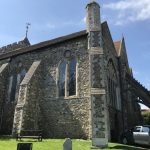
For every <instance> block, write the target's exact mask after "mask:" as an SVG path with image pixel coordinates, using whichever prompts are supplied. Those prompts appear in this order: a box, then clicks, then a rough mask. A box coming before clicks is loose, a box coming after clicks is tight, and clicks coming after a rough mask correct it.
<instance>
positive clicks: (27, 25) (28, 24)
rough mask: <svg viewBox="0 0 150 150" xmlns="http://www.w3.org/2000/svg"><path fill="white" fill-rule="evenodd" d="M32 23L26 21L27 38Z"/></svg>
mask: <svg viewBox="0 0 150 150" xmlns="http://www.w3.org/2000/svg"><path fill="white" fill-rule="evenodd" d="M30 25H31V24H30V23H26V38H27V35H28V31H29V26H30Z"/></svg>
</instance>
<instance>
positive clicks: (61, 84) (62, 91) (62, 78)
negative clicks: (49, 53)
mask: <svg viewBox="0 0 150 150" xmlns="http://www.w3.org/2000/svg"><path fill="white" fill-rule="evenodd" d="M65 72H66V62H65V61H63V62H62V63H61V64H60V66H59V81H58V86H59V96H65Z"/></svg>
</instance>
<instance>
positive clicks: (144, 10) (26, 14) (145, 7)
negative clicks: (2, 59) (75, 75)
mask: <svg viewBox="0 0 150 150" xmlns="http://www.w3.org/2000/svg"><path fill="white" fill-rule="evenodd" d="M89 1H90V0H38V1H37V0H0V6H1V9H0V18H1V20H0V22H1V23H0V47H2V46H4V45H7V44H10V43H13V42H16V41H19V40H21V39H22V38H23V37H24V36H25V30H26V28H25V27H26V23H27V22H29V23H31V27H30V29H29V34H28V38H29V40H30V42H31V44H35V43H38V42H41V41H45V40H49V39H52V38H55V37H58V36H62V35H66V34H69V33H73V32H76V31H80V30H83V29H85V21H84V20H85V12H86V11H85V7H86V4H87V3H88V2H89ZM97 2H99V3H100V5H101V17H102V20H103V21H105V20H107V22H108V25H109V28H110V31H111V34H112V37H113V39H114V41H115V40H119V39H120V38H121V36H122V34H123V35H124V37H125V41H126V48H127V53H128V58H129V64H130V66H131V67H132V68H133V73H134V76H135V78H136V79H137V80H138V81H140V82H141V83H142V84H143V85H144V86H145V87H147V88H148V89H149V90H150V69H149V68H150V39H149V37H150V0H117V1H116V0H97Z"/></svg>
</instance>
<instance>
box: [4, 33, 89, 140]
mask: <svg viewBox="0 0 150 150" xmlns="http://www.w3.org/2000/svg"><path fill="white" fill-rule="evenodd" d="M66 50H70V51H71V54H72V55H73V56H77V55H78V64H79V65H78V75H77V82H78V96H71V97H67V98H63V97H58V96H57V87H56V76H57V71H56V70H58V65H59V63H60V61H61V60H62V59H64V52H65V51H66ZM36 60H41V69H40V70H39V71H40V73H39V74H38V76H37V75H35V76H33V78H32V82H31V84H30V85H29V87H28V93H27V94H28V102H29V103H30V100H31V101H39V104H37V107H38V106H39V108H38V109H39V112H40V114H37V116H38V117H37V118H36V119H35V120H36V121H37V122H38V125H39V128H40V129H42V130H43V133H44V136H46V137H54V138H61V137H67V135H68V134H69V137H70V136H71V137H74V138H75V137H76V138H88V137H89V134H90V133H89V128H90V120H89V118H90V117H89V111H90V102H89V57H88V52H87V36H86V35H85V36H82V37H78V38H76V39H73V40H69V41H66V42H63V43H59V44H55V45H52V46H49V47H46V48H43V49H39V50H38V51H34V52H32V53H31V52H30V53H26V54H22V55H18V56H16V57H13V58H12V59H11V61H10V70H9V72H10V76H11V75H12V74H18V73H20V72H21V70H25V71H26V72H27V71H28V70H29V68H30V66H31V65H32V63H33V62H34V61H36ZM10 76H9V77H10ZM9 77H8V78H9ZM40 83H41V84H40ZM8 84H9V83H8ZM38 87H39V88H38ZM17 89H19V88H17ZM38 89H40V90H39V91H38ZM7 90H8V89H7ZM16 92H19V90H17V91H16ZM7 97H8V95H7V94H6V98H7ZM37 97H38V100H37ZM10 103H14V104H15V105H16V104H17V99H15V101H13V102H8V104H10ZM8 104H7V105H8ZM29 105H31V108H33V107H34V106H32V105H35V103H30V104H29ZM8 106H9V105H8ZM14 107H15V106H14ZM30 112H32V111H30ZM6 113H7V112H6ZM32 113H35V111H33V112H32ZM9 115H12V114H9ZM24 115H26V114H24ZM10 117H11V116H10ZM25 118H26V119H28V117H25ZM35 120H34V121H35ZM23 121H24V122H26V121H27V120H23ZM3 126H6V124H3ZM32 126H33V122H32V121H31V123H29V124H28V125H27V126H26V127H25V128H26V129H27V128H28V127H32ZM11 130H12V129H11Z"/></svg>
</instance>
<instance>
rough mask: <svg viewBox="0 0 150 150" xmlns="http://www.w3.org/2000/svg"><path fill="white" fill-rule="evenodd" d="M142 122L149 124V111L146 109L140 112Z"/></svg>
mask: <svg viewBox="0 0 150 150" xmlns="http://www.w3.org/2000/svg"><path fill="white" fill-rule="evenodd" d="M142 116H143V119H144V124H146V125H150V111H146V112H143V113H142Z"/></svg>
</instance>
